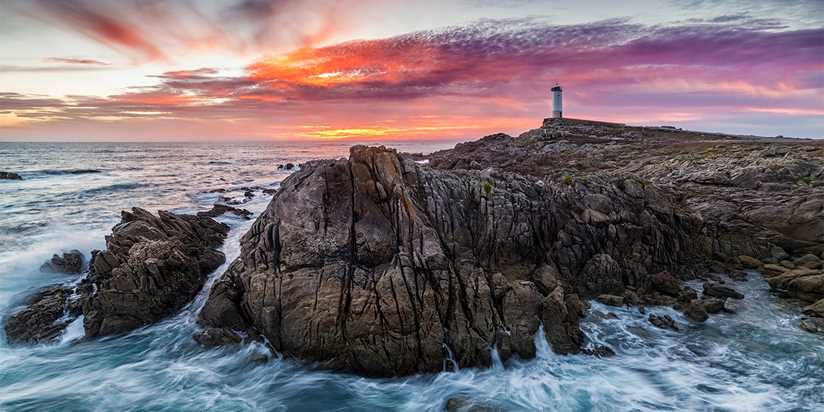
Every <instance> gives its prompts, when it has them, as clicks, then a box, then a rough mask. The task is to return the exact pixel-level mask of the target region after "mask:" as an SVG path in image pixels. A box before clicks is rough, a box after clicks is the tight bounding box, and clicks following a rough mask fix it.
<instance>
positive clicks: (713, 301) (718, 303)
mask: <svg viewBox="0 0 824 412" xmlns="http://www.w3.org/2000/svg"><path fill="white" fill-rule="evenodd" d="M725 301H726V299H718V298H705V299H702V300H701V305H702V306H703V307H704V310H705V311H706V312H707V313H712V314H715V313H718V312H721V311H722V310H724V302H725Z"/></svg>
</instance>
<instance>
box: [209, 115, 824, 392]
mask: <svg viewBox="0 0 824 412" xmlns="http://www.w3.org/2000/svg"><path fill="white" fill-rule="evenodd" d="M673 133H675V134H673ZM679 133H680V132H678V133H676V132H673V131H669V130H660V129H645V128H631V127H625V126H623V125H614V124H603V123H588V122H580V123H579V122H574V121H573V122H568V121H563V122H556V121H554V122H548V123H547V124H546V125H545V126H544V127H543V128H541V129H536V130H533V131H530V132H527V133H525V134H523V135H521V136H520V137H518V138H517V139H515V138H511V137H509V136H506V135H492V136H488V137H486V138H484V139H482V140H480V141H477V142H473V143H466V144H462V145H458V146H457V147H456V148H455V149H452V150H447V151H443V152H438V153H435V154H433V155H431V156H427V159H428V160H430V165H428V166H424V165H421V164H418V163H417V162H415V161H414V160H419V159H421V157H422V156H420V155H417V156H413V155H399V154H398V153H395V152H394V151H392V150H387V149H383V148H366V147H355V148H353V149H352V151H351V154H350V158H349V159H348V160H334V161H319V162H310V163H308V164H306V165H304V167H303V168H302V170H301V171H299V172H297V173H295V174H294V175H292V176H290V177H289V178H288V179H287V180H285V181H284V182H283V185H282V188H281V190H280V191H279V192H278V193H277V194H276V195H275V197H274V198H273V200H272V202H271V203H270V205H269V207H268V209H267V210H266V211H265V212H264V213H263V214H262V215H261V216H260V217H259V218H258V219H257V221H256V222H255V223H254V225H253V226H252V229H251V230H250V231H249V232H248V233H247V234H246V235H245V236H244V238H243V239H242V252H241V256H240V258H238V259H237V260H236V261H235V262H233V263H232V265H231V266H230V269H229V270H228V271H227V272H226V273H225V274H224V275H223V276H222V277H221V278H220V279H219V281H218V282H217V283H216V284H215V286H214V288H213V289H212V290H211V293H210V297H209V300H208V302H207V304H206V305H205V307H204V309H203V311H202V312H201V314H200V320H201V323H203V324H204V325H205V326H206V327H207V329H206V330H205V332H204V333H203V334H202V335H200V336H199V341H201V342H209V343H221V342H226V343H229V342H238V341H240V340H241V338H242V337H245V336H249V335H250V332H251V335H252V336H254V335H255V334H257V333H260V334H262V335H264V336H265V337H266V338H267V339H268V342H269V343H270V344H271V345H272V346H273V347H274V349H275V350H277V351H280V352H282V353H284V354H286V355H291V356H295V357H298V358H302V359H307V360H310V361H315V362H318V363H319V364H320V365H322V366H324V367H329V368H335V369H342V370H348V371H354V372H357V373H361V374H365V375H379V376H385V375H404V374H409V373H415V372H423V371H438V370H441V369H442V368H443V365H444V364H445V360H446V359H447V358H448V359H449V361H454V362H457V363H458V364H459V365H460V366H462V367H463V366H483V365H488V364H489V363H490V357H491V355H490V353H491V350H492V349H493V348H495V349H496V350H497V351H498V352H499V354H500V356H501V358H502V359H507V358H509V357H511V356H512V355H516V354H517V355H519V356H521V357H527V358H528V357H532V356H534V353H535V348H534V346H533V337H534V334H535V333H536V332H537V330H538V328H539V326H540V325H541V324H543V326H544V331H545V334H546V337H547V339H548V341H549V342H550V343H551V345H552V347H553V349H554V350H555V351H556V352H560V353H571V352H576V351H579V350H580V349H581V347H582V345H583V344H584V343H585V340H586V338H585V336H584V335H583V333H582V332H581V330H580V328H579V327H578V322H579V320H580V318H581V317H582V316H583V314H584V312H585V308H586V300H587V299H589V298H591V297H594V296H598V295H602V294H606V295H611V296H615V297H619V299H620V300H621V302H625V301H626V302H627V303H643V304H666V305H674V306H676V307H678V308H680V309H681V310H683V311H684V312H685V314H686V315H687V317H688V318H690V319H693V320H695V321H703V320H704V319H706V317H707V309H709V310H710V311H713V312H717V311H718V310H719V308H718V306H719V303H720V304H721V309H725V308H726V307H727V306H730V307H732V305H727V302H724V300H723V299H718V298H715V297H712V296H711V295H706V296H704V297H703V298H702V299H699V298H698V296H697V294H696V292H695V291H692V290H690V289H688V288H684V287H682V286H681V285H680V281H681V280H683V279H687V278H693V277H695V276H696V275H699V276H702V275H704V274H705V273H706V269H707V267H710V268H715V269H730V268H732V267H735V266H737V265H738V260H737V259H736V258H735V257H736V256H739V255H754V256H764V255H766V254H769V252H770V251H771V250H772V249H774V248H775V247H777V246H779V245H780V246H782V247H783V248H784V249H786V250H787V251H789V252H791V253H793V254H797V253H801V252H802V251H815V250H818V248H820V247H821V244H822V240H824V239H822V233H819V232H820V230H819V229H818V228H819V227H822V226H821V225H822V222H824V220H822V216H821V210H820V208H818V209H817V206H815V205H816V204H818V203H816V202H819V203H820V202H821V199H824V196H820V194H821V193H822V192H824V190H822V186H821V185H820V184H818V183H817V182H818V180H817V179H819V178H824V168H822V164H824V162H822V154H824V146H821V145H815V144H811V143H809V142H800V143H799V142H795V141H789V140H780V141H777V142H776V141H769V142H768V141H762V140H756V139H737V138H734V137H731V136H721V135H701V134H697V133H687V132H684V133H681V134H679ZM782 250H783V249H782ZM661 271H670V272H672V273H676V274H677V277H672V276H671V275H668V274H662V273H660V272H661ZM710 286H711V287H710V288H709V289H708V290H710V292H711V293H715V292H717V291H719V290H721V289H719V288H718V287H716V286H715V285H710ZM724 291H725V292H729V293H727V295H731V294H732V292H730V291H727V290H724ZM717 294H718V293H716V295H717ZM736 297H737V296H736ZM725 298H726V296H725Z"/></svg>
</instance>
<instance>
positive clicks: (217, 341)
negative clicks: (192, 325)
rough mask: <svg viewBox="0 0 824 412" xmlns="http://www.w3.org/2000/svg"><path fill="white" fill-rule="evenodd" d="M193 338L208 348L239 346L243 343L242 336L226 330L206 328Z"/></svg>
mask: <svg viewBox="0 0 824 412" xmlns="http://www.w3.org/2000/svg"><path fill="white" fill-rule="evenodd" d="M192 338H193V339H194V340H195V341H196V342H197V343H199V344H200V345H201V346H204V347H207V348H211V347H218V346H229V345H237V344H239V343H241V342H242V341H243V338H241V337H240V335H238V334H237V333H235V332H233V331H231V330H229V329H226V328H205V329H203V330H201V331H199V332H197V333H195V334H194V335H193V336H192Z"/></svg>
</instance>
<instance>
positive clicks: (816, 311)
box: [801, 299, 824, 318]
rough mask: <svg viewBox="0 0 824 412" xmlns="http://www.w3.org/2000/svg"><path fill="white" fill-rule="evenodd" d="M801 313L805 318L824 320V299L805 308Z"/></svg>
mask: <svg viewBox="0 0 824 412" xmlns="http://www.w3.org/2000/svg"><path fill="white" fill-rule="evenodd" d="M801 312H802V313H803V314H805V315H807V316H813V317H817V318H824V299H820V300H819V301H817V302H815V303H813V304H812V305H809V306H806V307H805V308H804V309H803V310H802V311H801Z"/></svg>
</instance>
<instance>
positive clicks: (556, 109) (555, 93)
mask: <svg viewBox="0 0 824 412" xmlns="http://www.w3.org/2000/svg"><path fill="white" fill-rule="evenodd" d="M550 91H551V92H552V118H553V119H560V118H562V117H564V109H563V101H562V100H563V99H562V97H561V92H562V90H561V85H560V84H557V83H556V84H555V86H554V87H553V88H552V89H550Z"/></svg>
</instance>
